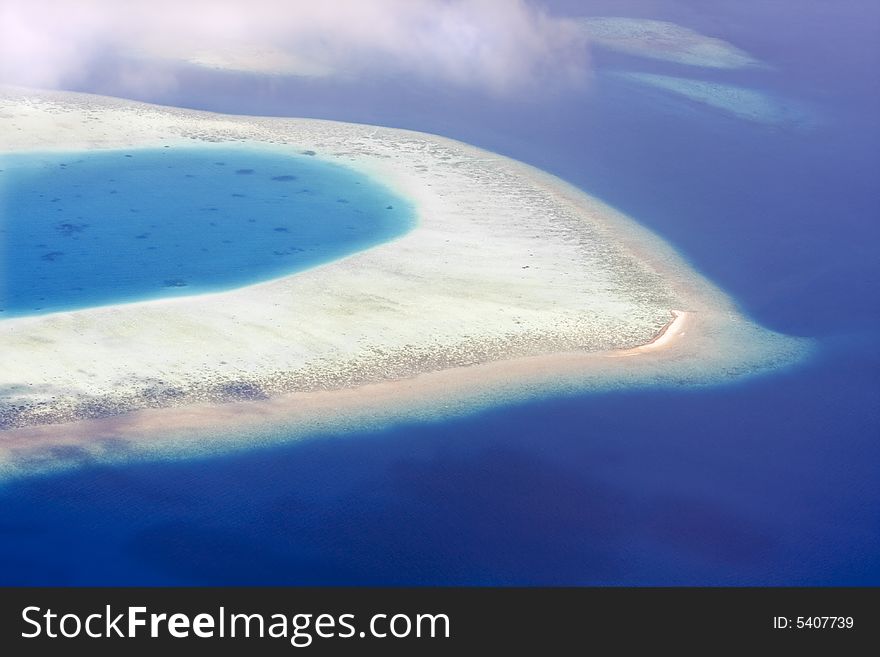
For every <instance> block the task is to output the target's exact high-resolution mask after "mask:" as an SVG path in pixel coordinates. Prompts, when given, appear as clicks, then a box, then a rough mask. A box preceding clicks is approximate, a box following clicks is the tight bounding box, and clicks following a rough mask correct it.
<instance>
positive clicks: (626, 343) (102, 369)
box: [0, 89, 805, 471]
mask: <svg viewBox="0 0 880 657" xmlns="http://www.w3.org/2000/svg"><path fill="white" fill-rule="evenodd" d="M217 143H221V144H225V145H226V146H229V145H232V144H239V145H245V146H248V147H254V148H265V149H270V150H272V151H273V152H278V153H290V154H303V153H308V154H309V155H311V156H313V157H315V158H320V159H323V160H326V161H328V162H333V163H336V164H340V165H344V166H346V167H349V168H351V169H352V170H354V171H356V172H358V173H360V174H364V175H367V176H369V177H372V178H374V179H376V180H378V181H381V182H382V183H383V184H384V185H386V186H387V187H388V188H389V189H391V190H393V191H394V192H395V193H396V194H398V195H399V196H400V197H402V198H404V199H406V200H407V201H408V202H409V203H411V204H412V207H413V210H414V212H415V222H416V224H415V226H414V228H413V229H412V230H410V231H409V232H407V233H405V234H403V235H402V236H400V237H397V238H396V239H393V240H391V241H387V242H384V243H382V244H379V245H377V246H374V247H372V248H369V249H366V250H363V251H359V252H357V253H354V254H350V255H348V256H346V257H344V258H341V259H339V260H335V261H332V262H329V263H326V264H322V265H319V266H316V267H314V268H312V269H308V270H305V271H300V272H298V273H295V274H292V275H289V276H284V277H281V278H277V279H273V280H270V281H267V282H263V283H259V284H256V285H251V286H247V287H243V288H238V289H234V290H231V291H226V292H220V293H212V294H201V295H194V296H177V297H173V298H163V299H158V300H152V301H144V302H138V303H127V304H122V305H110V306H102V307H93V308H87V309H83V310H76V311H69V312H57V313H52V314H46V315H39V316H30V317H17V318H9V319H3V320H0V353H2V354H3V367H2V368H0V465H5V467H6V468H7V469H8V470H10V471H13V470H17V469H22V468H24V469H33V468H42V467H57V466H58V465H59V464H60V463H62V462H66V461H70V460H72V461H76V460H78V459H84V458H85V459H100V458H119V457H121V456H128V455H131V454H140V453H154V452H156V451H157V450H158V451H176V450H181V449H182V450H184V451H187V452H191V451H192V450H202V449H215V448H217V447H218V446H220V445H227V444H229V445H231V444H236V445H249V444H253V441H254V440H265V439H267V438H271V437H274V438H279V439H282V438H283V439H289V438H291V437H295V436H298V435H303V434H305V433H308V432H314V431H325V430H328V431H329V430H332V431H344V430H345V429H346V428H351V427H363V426H364V424H370V423H383V422H388V421H393V420H396V419H400V418H413V417H423V416H435V415H438V414H439V415H443V416H445V415H448V414H454V413H458V412H464V411H468V410H470V409H473V408H475V407H479V406H483V405H485V404H494V403H498V402H499V400H510V399H517V398H522V397H523V396H526V395H535V394H546V393H548V392H550V393H564V392H571V391H583V390H590V389H608V388H610V387H620V386H630V385H650V384H664V385H682V384H694V385H700V384H710V383H715V382H719V381H724V380H728V379H730V378H733V377H738V376H742V375H748V374H754V373H758V372H763V371H767V370H768V369H771V368H774V367H777V366H780V365H782V364H785V363H790V362H792V360H794V359H796V358H797V357H798V356H799V355H800V354H802V353H803V352H804V349H805V345H804V343H803V342H801V341H799V340H795V339H792V338H788V337H785V336H781V335H778V334H774V333H772V332H770V331H767V330H765V329H762V328H760V327H758V326H756V325H754V324H752V323H751V322H750V321H748V320H747V319H746V318H744V317H743V316H742V315H741V314H740V313H738V312H737V309H736V308H735V306H734V304H733V303H732V302H731V301H730V299H728V298H727V297H726V296H725V295H724V294H723V293H722V292H720V291H719V290H718V289H716V288H715V287H714V286H713V285H712V284H711V283H709V282H708V281H706V280H704V279H702V278H701V277H700V276H699V275H698V274H696V273H695V272H694V271H693V270H692V269H690V268H689V267H688V266H687V264H686V263H685V262H684V261H683V260H682V259H681V258H680V257H679V256H678V254H677V253H676V252H675V251H674V250H673V249H671V248H670V247H669V246H668V245H666V244H665V243H664V242H663V241H662V240H660V239H659V238H657V237H656V236H655V235H653V234H652V233H650V232H649V231H647V230H645V229H644V228H642V227H641V226H639V225H638V224H637V223H635V222H633V221H632V220H630V219H628V218H627V217H625V216H622V215H621V214H619V213H617V212H616V211H614V210H613V209H612V208H609V207H607V206H605V205H603V204H602V203H601V202H599V201H597V200H596V199H593V198H591V197H589V196H587V195H586V194H584V193H583V192H581V191H580V190H578V189H576V188H574V187H572V186H570V185H568V184H566V183H565V182H563V181H561V180H559V179H557V178H555V177H553V176H550V175H549V174H546V173H543V172H541V171H539V170H537V169H534V168H532V167H530V166H527V165H525V164H522V163H519V162H516V161H513V160H510V159H508V158H505V157H502V156H500V155H497V154H494V153H490V152H487V151H483V150H480V149H477V148H474V147H471V146H468V145H466V144H463V143H460V142H456V141H453V140H449V139H445V138H442V137H437V136H434V135H427V134H422V133H417V132H410V131H404V130H394V129H389V128H380V127H374V126H366V125H354V124H345V123H337V122H331V121H319V120H303V119H281V118H255V117H242V116H225V115H218V114H210V113H203V112H195V111H189V110H182V109H177V108H167V107H158V106H151V105H145V104H139V103H134V102H130V101H123V100H117V99H111V98H103V97H98V96H90V95H83V94H72V93H48V92H46V93H36V92H30V91H23V90H16V89H5V90H3V91H2V92H0V152H5V153H13V152H29V151H55V152H59V151H61V152H68V151H69V152H81V151H83V150H94V149H120V148H134V147H157V146H158V147H162V146H168V147H169V149H171V152H173V149H175V148H180V147H186V148H189V149H191V148H193V147H194V146H195V147H198V146H203V147H204V148H214V147H216V146H215V145H216V144H217ZM0 177H2V173H0ZM0 182H2V178H0ZM182 193H185V191H183V192H182Z"/></svg>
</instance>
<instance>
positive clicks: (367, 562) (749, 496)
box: [0, 338, 880, 585]
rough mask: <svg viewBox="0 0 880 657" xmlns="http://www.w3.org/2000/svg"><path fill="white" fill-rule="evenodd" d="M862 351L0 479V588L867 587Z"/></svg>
mask: <svg viewBox="0 0 880 657" xmlns="http://www.w3.org/2000/svg"><path fill="white" fill-rule="evenodd" d="M870 344H871V343H870V341H868V340H861V339H855V338H854V339H851V340H848V341H842V342H841V343H840V344H837V345H832V346H830V347H826V349H825V351H824V352H823V353H822V354H821V355H820V357H817V358H816V359H814V360H813V361H811V362H810V363H809V364H808V365H806V366H805V367H803V368H801V369H795V370H791V371H788V372H784V373H779V374H778V375H774V376H771V377H763V378H759V379H755V380H751V381H747V382H741V383H739V384H735V385H728V386H723V387H718V388H708V389H701V390H693V389H641V390H630V391H619V392H614V393H608V394H599V395H580V396H576V397H571V398H567V399H547V400H538V401H533V402H530V403H526V404H521V405H516V406H506V407H500V408H494V409H491V410H487V411H484V412H482V413H478V414H475V415H473V416H470V417H466V418H460V419H453V420H447V421H442V422H440V421H438V422H423V423H409V424H403V425H399V426H397V427H395V428H392V429H388V430H385V431H364V432H359V433H355V434H353V435H352V434H350V435H347V436H346V437H338V436H328V437H320V438H315V439H311V440H306V441H300V442H296V443H291V444H286V445H278V446H274V447H261V448H258V449H253V450H249V451H245V452H240V453H235V454H227V455H222V456H213V457H206V458H205V457H203V458H196V459H189V460H180V461H171V462H151V463H137V464H129V465H118V466H106V465H97V464H91V465H90V464H88V461H87V459H86V460H85V465H83V466H82V467H80V468H78V469H76V470H73V471H69V472H66V473H62V474H55V475H49V476H41V477H31V478H28V479H22V480H19V481H15V482H10V483H7V484H6V485H4V486H0V532H2V535H3V541H2V542H0V584H32V585H33V584H56V585H57V584H71V585H73V584H148V585H153V584H184V585H188V584H213V585H221V584H273V585H278V584H325V585H326V584H340V585H341V584H356V585H455V584H464V585H483V584H499V585H540V584H560V585H572V584H602V585H609V584H629V585H662V584H681V585H707V584H719V585H723V584H726V585H782V584H788V585H791V584H798V585H800V584H813V585H824V584H837V585H843V584H874V585H877V584H880V517H878V515H877V514H876V512H875V511H876V508H877V507H878V504H880V472H878V470H877V468H876V467H875V464H876V463H877V462H878V459H880V445H878V443H877V441H876V435H875V434H874V433H873V432H872V431H871V428H872V427H876V426H877V423H878V422H880V408H878V403H877V398H876V394H875V393H876V382H875V379H876V371H877V370H876V368H877V367H878V366H880V353H878V350H877V349H876V347H874V348H871V347H870ZM634 409H637V412H634ZM58 456H59V458H62V457H67V458H68V459H69V458H74V459H76V458H77V455H76V454H68V455H63V454H61V455H58ZM79 456H80V457H82V455H79Z"/></svg>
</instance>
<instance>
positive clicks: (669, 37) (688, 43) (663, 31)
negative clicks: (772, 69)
mask: <svg viewBox="0 0 880 657" xmlns="http://www.w3.org/2000/svg"><path fill="white" fill-rule="evenodd" d="M579 23H580V25H581V28H582V29H583V31H584V34H586V36H587V37H588V38H589V40H590V43H592V44H594V45H596V46H598V47H600V48H607V49H608V50H614V51H617V52H621V53H625V54H627V55H636V56H638V57H648V58H651V59H660V60H664V61H669V62H675V63H676V64H688V65H691V66H702V67H706V68H718V69H736V68H745V67H750V66H759V65H760V62H759V61H758V60H757V59H755V58H754V57H752V56H751V55H749V54H748V53H747V52H745V51H743V50H740V49H739V48H737V47H736V46H734V45H732V44H730V43H728V42H727V41H724V40H722V39H717V38H715V37H710V36H706V35H704V34H700V33H699V32H696V31H694V30H692V29H690V28H687V27H684V26H682V25H678V24H677V23H670V22H668V21H658V20H652V19H648V18H623V17H614V16H608V17H590V18H582V19H580V21H579Z"/></svg>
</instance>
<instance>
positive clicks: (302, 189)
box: [0, 147, 413, 317]
mask: <svg viewBox="0 0 880 657" xmlns="http://www.w3.org/2000/svg"><path fill="white" fill-rule="evenodd" d="M0 190H2V192H0V210H2V215H0V216H2V221H0V250H2V251H0V255H2V257H0V262H2V263H3V265H2V266H3V271H2V272H0V274H2V279H0V280H2V282H3V284H2V285H0V310H2V314H0V317H12V316H21V315H33V314H40V313H45V312H54V311H61V310H70V309H77V308H83V307H91V306H101V305H109V304H118V303H125V302H131V301H142V300H148V299H155V298H160V297H170V296H181V295H191V294H201V293H205V292H216V291H220V290H225V289H230V288H236V287H240V286H244V285H249V284H253V283H258V282H261V281H266V280H269V279H272V278H276V277H279V276H284V275H287V274H290V273H292V272H297V271H301V270H303V269H307V268H309V267H314V266H316V265H319V264H322V263H325V262H328V261H331V260H335V259H337V258H340V257H343V256H346V255H349V254H351V253H354V252H356V251H359V250H362V249H365V248H368V247H371V246H373V245H375V244H378V243H381V242H384V241H386V240H389V239H392V238H394V237H397V236H399V235H401V234H403V233H405V232H406V231H407V230H408V229H409V228H410V227H411V226H412V224H413V213H412V208H411V207H410V206H409V204H408V203H407V202H406V201H405V200H403V199H401V198H399V197H398V196H396V195H395V194H394V193H392V192H391V191H390V190H389V189H387V188H386V187H385V186H384V185H382V184H381V183H378V182H376V181H373V180H371V179H369V178H367V177H366V176H364V175H362V174H360V173H357V172H355V171H353V170H350V169H347V168H345V167H341V166H338V165H335V164H331V163H328V162H325V161H322V160H321V159H320V158H319V157H316V156H314V155H313V154H311V152H306V153H305V154H297V155H295V156H292V155H289V154H286V153H282V152H279V151H276V150H269V149H259V148H242V147H235V148H230V147H216V148H215V147H179V148H174V147H167V148H155V149H134V150H112V151H91V152H79V153H69V152H67V153H51V154H49V153H40V154H15V155H6V156H3V157H0Z"/></svg>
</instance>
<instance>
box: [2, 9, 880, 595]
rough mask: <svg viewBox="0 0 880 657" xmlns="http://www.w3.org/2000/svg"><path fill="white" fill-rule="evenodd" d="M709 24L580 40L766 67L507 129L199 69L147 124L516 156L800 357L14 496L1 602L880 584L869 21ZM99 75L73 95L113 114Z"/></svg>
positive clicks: (450, 108)
mask: <svg viewBox="0 0 880 657" xmlns="http://www.w3.org/2000/svg"><path fill="white" fill-rule="evenodd" d="M551 4H554V5H555V6H556V9H557V10H558V11H562V12H566V11H567V12H576V11H578V10H579V9H578V8H579V7H581V6H582V4H580V3H574V2H568V3H566V2H558V3H551ZM816 4H818V3H816ZM703 5H704V3H699V2H651V3H646V2H626V3H607V2H606V3H596V6H595V11H594V12H592V13H596V14H600V13H603V10H604V13H606V14H607V13H617V14H620V13H623V12H628V13H629V15H650V16H652V17H655V18H665V19H669V20H676V21H678V22H680V23H683V24H687V25H689V26H690V27H694V28H695V29H701V30H703V31H706V32H711V33H712V34H715V35H717V36H720V37H722V38H726V39H729V40H730V41H732V42H733V43H735V44H736V45H738V46H739V47H741V48H743V49H745V50H747V51H748V52H750V53H752V54H753V55H755V56H756V57H758V58H759V59H762V60H763V61H766V62H768V63H769V64H770V65H771V66H770V67H768V68H765V69H760V70H757V69H756V70H744V71H726V72H725V71H715V70H708V69H699V68H694V67H684V66H681V65H674V64H668V63H662V62H654V61H650V62H649V61H647V60H640V59H637V58H633V57H627V56H623V55H612V54H610V53H599V52H596V53H594V55H593V67H594V71H595V74H594V76H593V79H592V80H591V82H590V83H589V84H588V85H586V86H585V87H584V88H583V89H582V90H579V91H576V92H566V93H563V92H553V93H551V94H540V93H537V92H536V93H535V94H532V95H531V96H529V97H527V98H524V99H520V100H519V101H518V102H511V101H510V99H496V98H493V97H491V96H488V95H486V96H479V95H477V97H476V98H475V97H474V94H473V92H471V91H464V90H444V91H443V92H442V93H441V92H438V91H437V90H436V89H433V88H431V87H430V86H429V85H427V84H419V83H418V82H417V81H414V80H412V81H407V82H408V83H407V84H405V85H401V84H400V81H399V80H384V79H378V80H375V79H371V80H361V81H348V82H345V83H341V82H333V81H326V80H316V79H313V80H299V81H297V80H289V81H281V80H278V79H273V80H271V81H266V80H255V79H253V78H251V77H248V76H243V75H232V74H220V73H210V74H208V73H204V72H196V71H194V70H183V71H180V75H181V76H183V79H184V80H185V81H186V84H181V85H180V86H179V87H178V88H176V89H170V90H165V91H162V92H152V93H150V94H144V95H142V96H141V98H142V99H146V100H153V101H155V102H166V103H169V104H175V105H181V106H188V107H197V108H202V109H213V110H217V111H231V112H242V113H251V114H289V115H300V116H320V117H322V118H335V119H341V120H356V121H362V122H366V123H377V124H385V125H391V126H395V127H404V128H414V129H419V130H423V131H428V132H436V133H439V134H443V135H445V136H449V137H453V138H457V139H461V140H463V141H467V142H470V143H474V144H475V145H478V146H481V147H484V148H487V149H489V150H492V151H496V152H500V153H503V154H505V155H509V156H511V157H515V158H517V159H521V160H523V161H526V162H528V163H530V164H533V165H535V166H538V167H540V168H543V169H546V170H548V171H550V172H552V173H555V174H556V175H559V176H561V177H562V178H565V179H566V180H568V181H570V182H572V183H574V184H576V185H578V186H580V187H581V188H583V189H584V190H586V191H587V192H589V193H591V194H594V195H596V196H598V197H599V198H601V199H603V200H604V201H606V202H608V203H610V204H611V205H613V206H615V207H617V208H618V209H620V210H622V211H624V212H625V213H627V214H629V215H631V216H633V217H634V218H636V219H637V220H638V221H640V222H641V223H643V224H644V225H646V226H648V227H649V228H651V229H652V230H654V231H655V232H657V233H658V234H660V235H662V236H663V237H664V238H665V239H666V240H668V241H669V242H670V243H671V244H673V245H674V246H675V247H676V248H677V249H678V250H679V251H680V252H681V253H682V254H683V255H684V256H685V257H686V258H687V259H688V260H689V261H690V262H691V264H692V265H693V266H694V267H695V268H696V269H697V270H699V271H700V272H701V273H702V274H703V275H705V276H707V277H708V278H710V279H711V280H712V281H713V282H715V283H716V284H718V285H719V286H720V287H721V288H723V289H724V290H725V291H726V292H727V293H728V294H730V295H731V296H732V297H733V299H734V300H735V301H736V302H737V304H738V305H739V307H740V308H741V309H742V311H743V312H744V313H745V314H747V315H748V316H749V317H751V318H752V319H754V320H755V321H756V322H758V323H760V324H762V325H763V326H766V327H768V328H771V329H773V330H776V331H780V332H783V333H787V334H791V335H797V336H803V337H809V338H812V339H813V340H814V341H815V343H816V350H815V354H814V355H813V356H812V357H811V358H810V359H809V360H807V361H806V362H804V363H802V364H799V365H797V366H794V367H791V368H787V369H784V370H780V371H777V372H774V373H772V374H769V375H762V376H757V377H752V378H744V379H741V380H738V381H734V382H731V383H728V384H723V385H715V386H711V387H699V388H686V387H674V388H668V387H667V388H659V387H643V388H633V389H630V390H626V391H616V392H606V393H601V394H585V395H580V396H572V397H565V398H545V399H534V400H532V401H530V402H526V403H520V404H512V405H503V406H502V405H499V406H497V407H494V408H491V409H487V410H484V411H482V412H479V413H475V414H473V415H469V416H467V417H463V418H454V419H448V420H445V421H431V422H417V421H413V422H410V423H406V424H399V425H396V426H393V427H390V428H388V429H386V430H383V431H364V432H358V433H349V434H346V435H344V436H335V435H323V436H315V437H313V438H311V439H307V440H303V441H299V442H293V443H287V444H276V445H274V446H270V447H266V446H262V447H259V448H255V449H252V450H247V451H243V452H236V453H233V454H225V455H216V456H211V457H199V458H193V459H185V460H175V461H162V462H141V463H131V464H126V465H118V466H108V465H99V464H84V465H83V466H82V467H79V468H77V469H75V470H71V471H67V472H63V473H57V474H52V475H40V476H35V477H30V478H24V479H19V480H14V481H10V482H6V483H4V484H2V485H0V532H2V535H3V541H2V543H0V564H2V565H0V583H4V584H70V585H74V584H143V585H160V584H337V585H342V584H350V585H382V584H385V585H543V584H559V585H576V584H599V585H709V584H724V585H878V584H880V513H878V509H880V467H878V464H880V440H878V439H880V348H878V346H877V341H876V338H877V335H878V329H880V289H878V288H880V271H878V269H880V258H878V257H877V246H876V245H877V242H878V239H880V224H878V221H877V219H878V217H880V199H878V195H877V192H876V181H877V180H878V174H880V133H878V127H877V123H876V117H877V116H878V115H880V85H878V82H877V78H876V75H875V74H874V70H875V68H874V67H876V65H877V63H878V60H880V56H878V51H877V47H876V43H878V42H880V40H878V31H880V29H878V25H880V20H878V19H880V10H878V9H877V8H876V6H874V5H871V4H870V3H864V2H855V1H854V2H847V3H834V5H833V7H834V10H833V11H832V10H831V9H822V8H821V7H817V6H813V5H811V7H812V9H811V10H809V11H808V10H805V9H803V7H802V5H801V4H800V3H794V2H781V3H763V2H718V3H712V5H711V9H707V8H703ZM591 7H592V5H591ZM612 10H613V11H612ZM820 13H821V15H820ZM619 71H637V72H647V73H654V74H662V75H674V76H686V77H690V78H699V79H701V80H709V81H712V82H719V83H725V84H735V85H741V86H747V87H749V88H753V89H759V90H760V91H762V92H765V93H767V94H769V95H770V96H771V97H773V98H776V99H780V100H784V101H785V102H792V103H795V104H796V105H797V106H798V107H799V108H803V109H804V111H807V112H809V113H810V115H811V116H812V117H814V119H815V120H814V121H811V122H810V123H809V124H808V125H802V124H796V125H793V124H787V123H782V124H778V123H762V122H758V121H751V120H747V119H744V118H741V117H737V116H734V115H730V114H728V113H724V112H721V111H719V110H717V109H713V108H711V107H707V106H705V105H703V104H700V103H695V102H693V101H689V100H686V99H683V98H680V97H678V96H675V95H670V94H663V93H661V92H660V91H658V90H656V89H650V88H648V87H645V86H644V85H637V84H633V83H632V82H631V81H629V82H628V81H626V80H623V79H620V78H619V77H616V76H615V75H614V73H616V72H619ZM111 78H112V76H110V75H107V76H106V77H101V76H95V77H94V79H92V80H90V81H89V82H88V84H87V85H85V86H84V87H83V88H86V89H88V90H91V91H95V92H99V93H113V92H114V91H115V92H119V90H118V89H116V88H114V87H113V85H112V83H111V82H109V80H111ZM355 95H356V97H357V98H358V103H351V102H345V99H347V98H351V97H355Z"/></svg>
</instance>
